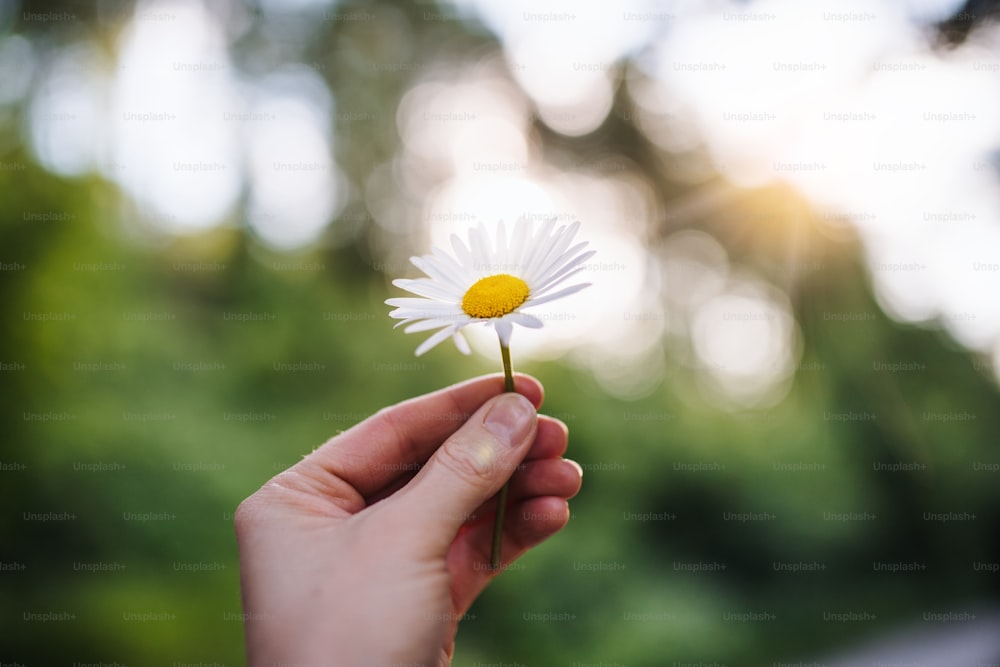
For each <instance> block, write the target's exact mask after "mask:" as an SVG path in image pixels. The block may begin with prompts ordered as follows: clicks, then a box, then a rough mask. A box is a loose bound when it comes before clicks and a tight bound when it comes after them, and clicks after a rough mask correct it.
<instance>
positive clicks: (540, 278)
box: [532, 241, 597, 283]
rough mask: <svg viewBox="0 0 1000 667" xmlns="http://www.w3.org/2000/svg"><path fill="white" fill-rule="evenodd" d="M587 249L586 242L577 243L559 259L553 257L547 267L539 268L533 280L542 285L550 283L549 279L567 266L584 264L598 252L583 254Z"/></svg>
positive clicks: (591, 251)
mask: <svg viewBox="0 0 1000 667" xmlns="http://www.w3.org/2000/svg"><path fill="white" fill-rule="evenodd" d="M585 247H587V242H586V241H584V242H583V243H577V244H576V245H575V246H573V247H572V248H570V249H569V250H567V251H566V252H564V253H563V254H561V255H559V256H558V257H552V258H551V259H550V260H549V261H548V262H547V263H546V264H545V266H541V267H539V268H538V271H537V272H536V273H535V275H533V276H532V278H533V279H534V280H535V281H536V282H540V283H544V282H548V280H549V278H551V277H552V275H553V274H555V273H556V272H558V271H560V270H561V269H562V268H563V267H564V266H566V265H567V264H573V265H574V266H575V265H576V264H579V263H581V262H583V261H584V260H586V259H587V258H589V257H592V256H593V255H594V253H595V252H597V251H596V250H590V251H588V252H581V251H582V250H583V249H584V248H585ZM581 257H583V259H580V258H581Z"/></svg>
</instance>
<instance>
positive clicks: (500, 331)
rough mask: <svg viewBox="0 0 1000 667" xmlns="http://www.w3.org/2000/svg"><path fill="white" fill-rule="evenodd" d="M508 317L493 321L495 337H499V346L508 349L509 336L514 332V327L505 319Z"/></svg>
mask: <svg viewBox="0 0 1000 667" xmlns="http://www.w3.org/2000/svg"><path fill="white" fill-rule="evenodd" d="M507 317H509V316H505V317H501V318H499V319H496V320H493V328H494V329H496V332H497V336H499V337H500V344H501V345H503V346H504V347H510V334H511V333H512V332H513V331H514V325H513V324H512V323H511V321H510V320H508V319H507Z"/></svg>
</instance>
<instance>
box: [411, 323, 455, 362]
mask: <svg viewBox="0 0 1000 667" xmlns="http://www.w3.org/2000/svg"><path fill="white" fill-rule="evenodd" d="M456 331H458V327H456V326H450V327H445V328H444V329H441V330H440V331H438V332H437V333H435V334H434V335H432V336H431V337H430V338H428V339H427V340H425V341H424V342H423V343H421V344H420V345H418V346H417V351H416V353H415V354H416V355H417V356H418V357H419V356H420V355H422V354H423V353H424V352H426V351H427V350H429V349H431V348H433V347H435V346H436V345H437V344H438V343H440V342H441V341H443V340H444V339H445V338H448V337H449V336H451V335H452V334H454V333H455V332H456Z"/></svg>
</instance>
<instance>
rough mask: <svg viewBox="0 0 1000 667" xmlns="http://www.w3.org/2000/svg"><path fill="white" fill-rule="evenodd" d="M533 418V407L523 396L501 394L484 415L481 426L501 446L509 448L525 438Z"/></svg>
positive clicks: (533, 420)
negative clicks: (493, 436)
mask: <svg viewBox="0 0 1000 667" xmlns="http://www.w3.org/2000/svg"><path fill="white" fill-rule="evenodd" d="M535 417H536V413H535V406H533V405H532V404H531V402H530V401H528V399H526V398H525V397H524V396H521V395H520V394H515V393H507V394H501V395H500V396H499V397H498V398H497V399H496V400H495V401H494V402H493V405H491V406H490V409H489V411H488V412H487V413H486V417H485V418H484V419H483V426H485V427H486V430H487V431H489V432H490V433H492V434H493V435H495V436H496V438H497V440H499V441H500V442H501V443H502V444H504V445H507V446H508V447H511V446H513V445H515V444H517V443H519V442H521V441H522V440H524V438H526V437H527V435H528V432H529V431H531V425H532V424H533V423H534V422H535Z"/></svg>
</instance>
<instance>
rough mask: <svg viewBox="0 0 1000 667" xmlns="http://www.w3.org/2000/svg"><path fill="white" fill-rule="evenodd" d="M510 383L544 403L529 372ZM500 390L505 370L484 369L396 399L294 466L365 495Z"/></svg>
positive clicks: (420, 458) (421, 457)
mask: <svg viewBox="0 0 1000 667" xmlns="http://www.w3.org/2000/svg"><path fill="white" fill-rule="evenodd" d="M514 389H515V390H516V391H517V392H518V393H519V394H521V395H522V396H524V397H525V398H527V399H528V400H529V401H531V403H532V404H533V405H534V406H535V409H536V410H537V409H538V407H539V406H540V405H541V404H542V398H543V396H544V392H543V389H542V385H541V383H540V382H539V381H538V380H536V379H535V378H533V377H531V376H530V375H522V374H519V373H518V374H515V375H514ZM503 391H504V378H503V375H488V376H484V377H480V378H475V379H473V380H467V381H466V382H462V383H459V384H456V385H452V386H450V387H446V388H444V389H440V390H438V391H435V392H433V393H430V394H425V395H423V396H418V397H416V398H411V399H409V400H407V401H403V402H402V403H397V404H396V405H393V406H391V407H388V408H384V409H382V410H379V411H378V412H377V413H375V414H374V415H372V416H371V417H369V418H368V419H366V420H364V421H363V422H361V423H360V424H357V425H356V426H353V427H351V428H350V429H348V430H347V431H344V432H343V433H341V434H339V435H337V436H334V437H333V438H331V439H330V440H328V441H327V442H326V443H325V444H323V445H322V446H321V447H319V448H318V449H316V450H315V451H314V452H312V453H311V454H309V455H308V456H306V457H305V458H304V459H303V460H302V461H300V462H299V463H298V464H296V467H298V466H318V467H319V468H320V469H321V470H322V471H324V472H325V473H327V474H329V475H333V476H334V477H336V478H338V479H340V480H343V481H345V482H347V483H348V484H350V485H351V486H352V487H354V489H355V490H357V492H358V493H359V494H361V496H362V497H364V498H368V497H370V496H372V495H374V494H375V493H377V492H378V491H380V490H381V489H383V488H384V487H385V486H387V485H388V484H390V483H392V482H393V481H394V480H396V479H397V478H398V477H400V476H403V475H408V474H410V473H412V472H415V471H416V470H418V469H419V468H420V467H421V466H422V465H423V464H424V462H426V461H427V459H429V458H430V456H431V454H433V453H434V451H435V450H436V449H437V448H438V447H439V446H440V445H441V443H442V442H444V441H445V440H446V439H447V438H448V437H449V436H450V435H451V434H452V433H454V432H455V431H457V430H458V428H459V427H460V426H462V424H464V423H465V422H466V421H467V420H468V419H469V417H470V416H471V415H472V414H473V413H474V412H475V411H476V410H478V409H479V408H480V406H482V405H483V403H485V402H486V401H488V400H489V399H491V398H492V397H494V396H497V395H498V394H501V393H503Z"/></svg>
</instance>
